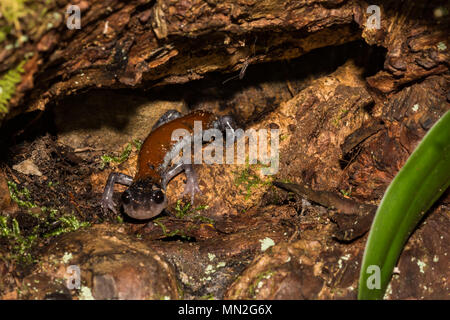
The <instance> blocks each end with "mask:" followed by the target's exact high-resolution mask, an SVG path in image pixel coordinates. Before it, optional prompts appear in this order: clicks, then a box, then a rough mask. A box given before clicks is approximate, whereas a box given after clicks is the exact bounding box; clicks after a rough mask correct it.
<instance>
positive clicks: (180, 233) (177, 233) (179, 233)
mask: <svg viewBox="0 0 450 320" xmlns="http://www.w3.org/2000/svg"><path fill="white" fill-rule="evenodd" d="M162 219H163V218H158V219H155V220H153V222H154V223H155V224H156V225H158V226H159V227H160V228H161V230H162V232H163V234H164V236H165V237H168V238H170V237H175V236H180V237H181V238H183V239H186V240H189V239H191V237H189V236H188V235H186V233H185V232H184V231H183V230H180V229H175V230H173V231H170V232H169V231H167V227H166V226H165V225H164V224H163V223H162V222H161V220H162Z"/></svg>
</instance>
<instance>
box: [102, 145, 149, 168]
mask: <svg viewBox="0 0 450 320" xmlns="http://www.w3.org/2000/svg"><path fill="white" fill-rule="evenodd" d="M142 143H143V142H142V141H141V140H139V139H134V140H133V142H130V143H128V144H127V146H126V147H125V149H124V150H123V151H122V153H121V154H120V156H118V157H114V156H110V155H106V154H105V155H103V156H101V159H102V164H101V169H103V168H104V167H105V166H106V165H107V164H109V163H111V162H115V163H117V164H120V163H122V162H125V161H126V160H127V159H128V157H129V156H130V154H131V151H132V148H133V145H134V147H135V148H136V150H137V151H139V150H141V147H142Z"/></svg>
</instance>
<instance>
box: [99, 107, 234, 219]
mask: <svg viewBox="0 0 450 320" xmlns="http://www.w3.org/2000/svg"><path fill="white" fill-rule="evenodd" d="M194 121H201V124H202V129H203V130H206V129H210V128H216V129H219V130H221V131H225V129H227V128H229V129H234V128H235V122H234V120H233V118H232V117H231V116H221V117H217V116H215V115H214V114H212V113H210V112H206V111H201V110H198V111H193V112H191V113H189V114H187V115H185V116H182V114H181V113H180V112H178V111H176V110H169V111H167V112H166V113H165V114H164V115H163V116H162V117H161V118H160V119H159V120H158V121H157V122H156V124H155V125H154V126H153V128H152V130H151V131H150V133H149V135H148V136H147V138H146V139H145V140H144V143H143V144H142V146H141V150H140V152H139V156H138V161H137V170H136V172H137V173H136V175H135V176H134V178H133V177H131V176H128V175H126V174H123V173H117V172H112V173H111V174H110V175H109V177H108V180H107V182H106V186H105V189H104V192H103V196H102V199H101V203H100V204H101V206H102V208H103V209H105V210H107V209H109V210H111V211H113V212H114V213H117V210H116V204H115V203H114V201H113V193H114V185H115V184H116V183H119V184H122V185H125V186H128V189H126V190H125V191H124V192H123V193H122V196H121V199H122V205H123V209H124V211H125V213H126V214H127V215H128V216H130V217H132V218H135V219H150V218H153V217H155V216H157V215H159V214H160V213H161V212H162V211H163V210H164V209H165V208H166V207H167V204H168V203H167V198H166V194H165V191H166V187H167V184H168V183H169V181H170V180H171V179H172V178H174V177H175V176H176V175H178V174H179V173H181V172H182V171H184V172H185V174H186V184H185V188H184V192H183V193H182V195H185V194H190V195H191V202H192V203H193V202H194V196H195V194H196V193H201V190H200V188H199V185H198V181H197V174H196V172H195V170H194V168H193V166H192V164H191V162H189V163H183V162H180V163H178V164H173V165H172V166H170V164H171V161H168V160H170V158H172V157H173V155H174V153H175V152H174V151H176V150H175V149H176V146H177V141H173V140H172V132H173V131H174V130H176V129H185V130H187V131H188V132H189V133H190V134H191V138H192V135H193V131H194ZM188 142H190V141H188ZM178 147H179V145H178ZM186 162H187V161H186Z"/></svg>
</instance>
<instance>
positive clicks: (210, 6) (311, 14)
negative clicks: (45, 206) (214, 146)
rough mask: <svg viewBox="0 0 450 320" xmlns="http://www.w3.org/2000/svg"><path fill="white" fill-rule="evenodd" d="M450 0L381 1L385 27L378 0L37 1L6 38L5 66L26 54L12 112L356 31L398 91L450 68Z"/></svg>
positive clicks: (334, 40)
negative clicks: (374, 49) (375, 21)
mask: <svg viewBox="0 0 450 320" xmlns="http://www.w3.org/2000/svg"><path fill="white" fill-rule="evenodd" d="M69 4H74V5H78V6H79V7H80V9H81V29H79V30H76V29H75V30H69V29H68V28H67V26H66V18H67V14H65V12H66V8H67V6H68V5H69ZM444 4H445V2H444V1H429V2H427V3H426V4H422V3H419V2H417V1H409V2H399V1H395V0H385V1H380V2H379V6H380V8H381V16H380V18H381V25H380V29H370V28H369V27H368V19H369V18H370V17H371V16H372V13H370V12H369V13H367V8H368V6H369V5H370V4H369V3H367V2H365V1H359V0H353V1H346V0H308V1H298V0H286V1H277V0H265V1H257V0H229V1H214V0H208V1H205V0H183V1H178V0H156V1H155V0H134V1H119V0H106V1H104V0H94V1H74V0H72V1H68V0H58V1H54V2H50V4H43V3H42V4H41V3H40V2H39V4H35V5H34V7H33V8H32V10H30V8H27V9H28V10H27V11H26V15H25V16H24V17H22V18H21V20H20V22H21V30H15V29H13V31H12V32H11V34H9V35H8V36H7V38H6V40H4V41H3V43H1V44H2V45H3V46H2V48H0V61H1V64H0V73H2V72H3V73H5V72H6V71H7V70H11V69H13V68H15V66H17V65H18V64H19V63H20V62H21V61H24V60H25V61H26V63H25V65H24V72H23V74H22V77H21V80H20V83H19V84H17V86H16V90H15V94H14V95H13V97H12V98H11V99H10V101H9V103H8V104H9V114H8V115H7V117H6V118H11V117H13V116H15V115H17V114H19V113H23V112H30V111H34V110H45V108H46V106H47V105H48V103H49V102H53V101H57V100H58V99H60V98H63V97H65V96H68V95H73V94H76V93H77V92H82V91H86V90H88V89H91V88H100V87H101V88H151V87H155V86H164V85H167V84H174V83H185V82H188V81H191V80H195V79H200V78H202V77H204V76H205V75H206V74H207V73H209V72H213V71H219V72H231V71H239V70H242V69H244V68H245V67H246V66H247V65H248V64H254V63H260V62H267V61H274V60H285V59H286V60H289V59H293V58H296V57H299V56H301V55H303V54H305V53H307V52H309V51H311V50H313V49H315V48H319V47H324V46H330V45H338V44H342V43H345V42H349V41H352V40H355V39H358V38H363V39H364V40H365V41H366V42H367V43H369V44H371V45H377V46H383V47H385V48H386V49H387V55H386V60H385V64H384V68H383V70H381V71H380V72H378V73H377V74H375V75H374V76H372V77H369V78H367V82H368V84H369V86H371V87H372V88H373V89H375V90H376V91H378V92H379V93H382V94H392V93H395V92H396V91H398V90H401V89H402V88H403V87H404V86H406V85H408V84H411V83H414V82H417V81H420V80H422V79H424V78H425V77H428V76H430V75H436V74H446V75H448V68H449V50H448V48H447V45H448V27H449V19H448V14H445V11H442V12H443V13H444V14H443V16H440V15H439V12H437V11H436V10H441V9H439V8H440V6H443V5H444ZM44 9H45V10H46V11H45V12H46V13H45V14H43V10H44ZM442 10H443V9H442ZM442 12H441V13H442ZM1 23H2V24H3V25H4V24H5V21H2V22H1ZM0 26H1V25H0ZM23 36H26V37H25V38H23ZM18 39H19V40H20V39H22V40H23V39H25V41H23V42H21V41H22V40H21V41H19V40H18ZM14 44H16V45H14ZM17 44H18V45H17ZM3 117H4V114H3Z"/></svg>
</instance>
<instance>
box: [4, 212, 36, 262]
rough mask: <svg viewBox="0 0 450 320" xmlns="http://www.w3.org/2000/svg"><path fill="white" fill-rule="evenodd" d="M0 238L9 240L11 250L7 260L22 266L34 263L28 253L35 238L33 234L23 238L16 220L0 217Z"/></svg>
mask: <svg viewBox="0 0 450 320" xmlns="http://www.w3.org/2000/svg"><path fill="white" fill-rule="evenodd" d="M10 220H11V221H10ZM34 231H36V230H34ZM0 237H3V238H7V239H8V240H9V243H10V248H11V250H10V252H9V258H10V259H11V260H13V261H16V262H19V263H24V264H30V263H33V262H34V259H33V256H32V255H31V253H30V251H31V248H32V246H33V244H34V242H35V240H36V238H37V234H35V232H33V234H31V235H29V236H23V235H22V234H21V231H20V227H19V223H18V222H17V220H16V219H9V218H7V217H3V216H0Z"/></svg>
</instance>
